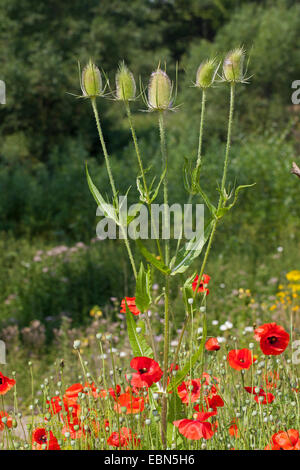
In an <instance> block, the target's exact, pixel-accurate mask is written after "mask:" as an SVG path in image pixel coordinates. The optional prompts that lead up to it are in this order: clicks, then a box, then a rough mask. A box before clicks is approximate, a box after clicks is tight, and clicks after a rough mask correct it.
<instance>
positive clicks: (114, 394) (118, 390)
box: [108, 384, 121, 400]
mask: <svg viewBox="0 0 300 470" xmlns="http://www.w3.org/2000/svg"><path fill="white" fill-rule="evenodd" d="M108 392H109V394H110V395H111V396H112V397H113V399H114V400H116V399H117V397H118V396H120V394H121V387H120V385H119V384H118V385H116V388H115V389H113V388H109V389H108Z"/></svg>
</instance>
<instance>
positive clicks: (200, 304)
mask: <svg viewBox="0 0 300 470" xmlns="http://www.w3.org/2000/svg"><path fill="white" fill-rule="evenodd" d="M243 61H244V50H243V49H242V48H238V49H235V50H234V51H231V52H230V53H229V54H228V55H227V56H226V58H225V61H224V63H223V72H222V76H221V81H223V82H227V83H229V85H230V104H229V116H228V126H227V139H226V148H225V156H224V165H223V173H222V179H221V182H220V187H219V198H218V204H217V206H216V207H215V206H214V205H213V204H211V202H210V201H209V199H208V197H207V196H206V194H205V193H204V191H203V189H202V187H201V185H200V174H201V168H202V164H203V162H202V157H203V150H202V149H203V134H204V121H205V111H206V96H207V89H208V88H209V87H211V86H212V85H213V83H214V82H215V79H216V76H217V73H218V69H219V66H220V64H218V63H217V62H216V59H209V60H207V61H205V62H202V63H201V65H200V66H199V68H198V70H197V74H196V83H195V86H196V87H198V88H200V89H201V93H202V95H201V114H200V123H199V138H198V148H197V158H196V162H195V167H194V169H192V170H191V169H190V167H188V168H187V167H185V169H184V171H185V182H186V188H187V189H188V191H189V193H190V196H189V202H190V201H191V198H192V196H193V195H200V196H201V197H202V199H203V200H204V202H205V203H206V205H207V207H208V209H209V211H210V213H211V216H212V219H211V221H210V223H209V224H208V229H207V233H205V236H203V237H202V239H201V240H203V241H201V240H200V242H201V243H202V245H201V248H200V249H199V240H198V239H197V237H196V242H195V243H197V245H196V246H195V247H192V250H191V248H188V249H187V252H186V251H185V250H186V249H185V248H182V249H180V250H179V245H180V240H179V242H178V244H177V249H176V253H175V257H173V258H172V261H171V257H170V240H169V239H168V238H166V239H165V240H164V251H163V250H162V248H161V245H160V242H159V237H158V236H157V235H158V234H157V233H156V237H155V238H156V243H157V253H155V254H152V253H150V252H149V251H148V249H147V248H146V247H145V246H144V245H143V243H141V242H139V244H138V246H139V248H140V249H141V252H142V254H143V256H144V257H145V259H146V261H147V269H146V270H145V268H144V265H143V263H141V266H140V269H139V272H137V269H136V265H135V261H134V257H133V254H132V251H131V247H130V244H129V241H128V239H127V236H126V231H125V227H124V225H123V224H122V223H121V224H120V223H119V225H120V230H121V233H122V236H123V238H124V241H125V245H126V248H127V251H128V256H129V259H130V263H131V266H132V269H133V273H134V277H135V279H136V298H135V299H136V305H135V307H134V308H135V310H133V311H132V312H131V310H130V307H129V306H128V304H127V303H126V308H125V311H126V321H127V328H128V333H129V339H130V343H131V346H132V349H133V351H136V353H135V355H136V356H140V357H139V358H140V359H142V360H144V359H145V357H144V356H146V359H147V360H150V361H151V360H152V359H150V357H153V356H154V359H155V360H156V361H157V359H158V356H157V351H156V348H155V341H154V336H153V331H152V327H151V322H150V320H149V316H148V312H147V310H148V308H149V307H150V305H151V303H152V297H151V292H150V290H151V289H150V282H151V280H152V274H151V273H152V269H158V270H159V271H161V272H163V274H164V280H165V283H164V288H163V292H162V293H161V296H160V297H163V298H164V342H163V366H162V367H163V370H162V371H161V376H160V377H159V378H158V380H160V379H161V380H162V384H161V385H160V387H159V393H161V396H162V398H161V409H160V435H161V442H162V446H163V448H164V449H166V448H167V446H168V439H167V427H168V399H169V391H171V390H175V389H176V387H177V386H178V384H179V383H181V381H182V380H183V379H184V377H185V376H186V375H187V374H188V373H190V374H191V375H192V371H193V368H194V365H195V363H196V361H198V363H200V370H201V374H202V373H203V372H204V359H203V352H204V344H205V342H206V334H207V333H206V331H207V327H206V294H207V290H206V286H205V284H204V279H207V278H208V279H209V276H206V275H204V272H205V269H206V266H207V261H208V258H209V255H210V252H211V249H212V245H213V241H214V237H215V233H216V230H217V226H218V223H219V221H220V219H221V218H222V217H223V216H224V215H225V213H226V212H227V211H228V210H230V209H231V208H232V207H233V205H234V204H235V202H236V200H237V196H238V192H239V190H240V189H242V188H243V187H244V186H243V187H238V188H237V189H236V190H235V193H234V195H233V192H232V193H231V194H228V193H227V191H226V181H227V173H228V166H229V156H230V146H231V139H232V125H233V113H234V101H235V87H236V84H237V83H239V82H242V83H247V79H246V78H245V75H244V73H243ZM81 87H82V91H83V96H84V97H88V98H90V99H91V104H92V109H93V112H94V116H95V120H96V126H97V130H98V134H99V139H100V143H101V146H102V150H103V154H104V158H105V163H106V168H107V173H108V177H109V181H110V184H111V188H112V192H113V198H114V203H113V205H114V207H116V208H117V212H118V213H119V203H118V200H117V194H118V193H117V189H116V186H115V182H114V178H113V174H112V171H111V166H110V159H109V155H108V152H107V148H106V144H105V140H104V137H103V133H102V128H101V123H100V117H99V114H98V110H97V105H96V97H97V96H103V95H104V90H103V87H102V80H101V74H100V72H99V70H98V69H97V67H96V66H95V65H94V64H92V63H90V64H88V66H87V67H86V68H85V69H84V72H83V75H82V84H81ZM142 95H143V97H144V101H145V103H146V105H147V107H148V111H149V112H156V113H157V116H158V127H159V138H160V153H161V159H162V172H161V176H160V180H159V183H158V185H157V187H156V188H155V189H153V182H152V183H151V184H150V185H148V184H147V179H146V171H145V170H144V166H143V161H142V156H141V152H140V148H139V145H138V139H137V136H136V132H135V128H134V124H133V119H132V115H131V110H130V104H129V103H130V101H132V100H135V99H136V86H135V81H134V77H133V75H132V73H131V72H130V71H129V69H128V68H127V67H126V66H125V64H124V63H122V64H121V65H120V67H119V70H118V72H117V75H116V93H115V98H116V100H119V101H123V103H124V106H125V110H126V114H127V118H128V123H129V128H130V131H131V135H132V140H133V144H134V149H135V153H136V156H137V161H138V166H139V172H140V174H139V176H138V178H137V189H138V191H139V193H140V200H141V201H142V202H146V204H147V206H148V209H149V212H150V215H151V205H152V202H153V201H154V200H155V198H156V197H157V194H158V192H159V189H160V186H161V184H162V187H163V204H164V205H163V225H164V227H167V224H168V221H169V214H168V203H169V200H168V151H167V142H166V126H165V116H166V113H167V111H169V110H173V109H174V108H173V107H172V106H173V103H174V100H175V97H174V94H173V83H172V82H171V80H170V79H169V77H168V75H167V73H166V71H163V70H162V69H161V68H160V66H158V68H157V69H156V70H155V71H154V72H153V73H152V74H151V77H150V81H149V85H148V93H147V97H146V95H145V91H144V90H143V91H142ZM88 182H89V186H90V189H91V191H92V193H93V195H94V197H95V199H96V201H97V202H100V205H101V204H104V205H106V206H107V204H106V203H105V201H104V199H103V198H102V196H101V195H100V193H99V191H98V190H97V188H95V186H94V185H93V183H92V182H91V180H90V177H89V175H88ZM232 197H233V201H232V202H230V203H229V201H230V199H231V198H232ZM112 207H113V206H111V205H110V206H109V208H110V209H112ZM113 214H114V212H113V210H111V215H110V216H111V217H112V218H114V215H113ZM118 215H119V214H118ZM117 222H120V221H119V220H117ZM154 225H155V224H154ZM154 229H155V230H157V227H154ZM158 230H159V228H158ZM198 236H199V234H198ZM180 238H182V236H181V237H180ZM205 245H206V248H205V251H204V256H203V260H202V264H201V268H200V272H199V274H198V278H197V280H196V279H195V280H194V282H192V281H191V279H192V277H191V278H188V279H187V281H186V283H185V284H184V286H183V299H184V302H185V311H186V319H185V322H184V324H183V328H182V330H181V334H180V336H179V340H178V344H177V348H176V352H175V356H174V367H175V368H176V366H177V359H178V358H179V354H180V349H181V346H182V342H183V338H184V334H185V331H186V328H187V325H188V323H189V321H190V320H191V322H192V325H191V335H190V337H189V344H190V355H189V357H188V360H187V362H186V364H185V365H184V366H183V368H182V370H181V371H180V372H179V378H178V377H177V376H175V378H174V377H173V372H172V371H170V370H169V359H170V279H171V275H176V274H178V273H182V272H184V271H185V270H186V269H187V268H188V267H189V266H190V265H191V263H192V262H193V260H194V259H195V258H196V257H197V256H199V253H200V252H201V250H202V249H203V248H204V246H205ZM191 251H192V254H191ZM195 252H196V254H195ZM177 258H179V261H178V264H176V263H177ZM199 292H201V293H202V294H203V296H202V297H200V296H198V295H197V294H198V293H199ZM187 295H189V298H187ZM125 302H126V301H125ZM131 302H132V299H131ZM139 310H141V311H142V312H143V313H145V319H146V324H147V329H148V332H149V336H150V342H151V348H152V351H149V345H147V343H145V339H144V337H143V333H141V332H140V330H142V329H141V328H136V329H135V327H134V324H135V323H134V321H133V320H132V313H134V314H135V315H136V314H139V313H140V312H139ZM198 311H200V312H201V313H202V314H203V315H202V321H203V335H202V340H201V344H200V347H197V348H196V350H195V352H194V348H193V338H194V325H193V322H194V316H195V314H197V313H199V312H198ZM148 356H150V357H148ZM112 359H113V358H112ZM137 359H138V357H137ZM156 364H157V363H156ZM157 367H158V368H159V364H157ZM139 373H141V374H143V373H144V370H141V371H139ZM202 399H203V393H202V390H201V394H200V405H199V406H200V407H201V406H202V403H201V402H202ZM149 403H150V406H151V408H152V409H154V408H156V405H155V403H154V398H153V392H152V390H151V385H150V386H149Z"/></svg>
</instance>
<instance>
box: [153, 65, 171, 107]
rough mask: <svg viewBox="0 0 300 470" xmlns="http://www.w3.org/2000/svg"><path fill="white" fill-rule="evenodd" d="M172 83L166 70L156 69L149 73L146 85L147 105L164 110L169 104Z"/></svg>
mask: <svg viewBox="0 0 300 470" xmlns="http://www.w3.org/2000/svg"><path fill="white" fill-rule="evenodd" d="M171 98H172V83H171V80H170V79H169V77H168V75H167V74H166V72H164V71H163V70H161V69H159V68H158V69H157V70H156V71H155V72H153V73H152V74H151V77H150V81H149V87H148V105H149V107H150V108H151V109H153V110H160V111H162V110H164V109H168V108H169V107H170V106H171Z"/></svg>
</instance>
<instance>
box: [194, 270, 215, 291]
mask: <svg viewBox="0 0 300 470" xmlns="http://www.w3.org/2000/svg"><path fill="white" fill-rule="evenodd" d="M210 279H211V278H210V276H209V275H208V274H203V276H202V280H201V282H200V284H199V287H198V290H197V292H201V293H203V292H205V293H206V295H208V294H209V290H208V289H207V288H206V286H207V285H208V283H209V281H210ZM198 280H199V276H198V274H197V276H196V277H195V279H194V280H193V283H192V289H193V291H195V290H196V288H197V284H198Z"/></svg>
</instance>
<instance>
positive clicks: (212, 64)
mask: <svg viewBox="0 0 300 470" xmlns="http://www.w3.org/2000/svg"><path fill="white" fill-rule="evenodd" d="M219 65H220V64H217V63H216V59H207V60H206V61H204V62H202V63H201V64H200V66H199V67H198V70H197V74H196V84H195V85H196V86H197V87H199V88H209V87H210V86H212V84H213V83H214V81H215V78H216V75H217V72H218V68H219Z"/></svg>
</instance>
